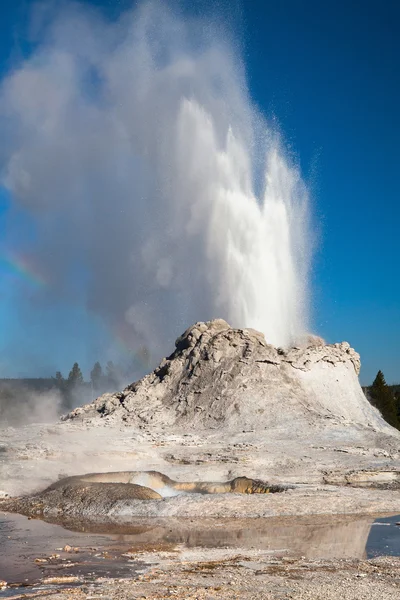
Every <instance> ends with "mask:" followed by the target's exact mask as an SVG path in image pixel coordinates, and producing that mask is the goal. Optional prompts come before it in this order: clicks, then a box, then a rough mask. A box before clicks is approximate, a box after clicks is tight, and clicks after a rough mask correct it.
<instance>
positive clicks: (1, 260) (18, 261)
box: [0, 253, 47, 288]
mask: <svg viewBox="0 0 400 600" xmlns="http://www.w3.org/2000/svg"><path fill="white" fill-rule="evenodd" d="M0 272H2V273H5V274H9V275H11V276H16V277H19V278H20V279H22V280H23V281H25V282H26V283H29V284H30V285H33V286H35V287H38V288H43V287H46V285H47V282H46V280H45V279H44V277H43V276H42V275H41V273H39V271H38V269H37V267H35V265H34V264H33V262H32V259H30V258H29V257H27V256H21V255H19V256H17V255H16V254H10V253H9V254H3V255H1V256H0Z"/></svg>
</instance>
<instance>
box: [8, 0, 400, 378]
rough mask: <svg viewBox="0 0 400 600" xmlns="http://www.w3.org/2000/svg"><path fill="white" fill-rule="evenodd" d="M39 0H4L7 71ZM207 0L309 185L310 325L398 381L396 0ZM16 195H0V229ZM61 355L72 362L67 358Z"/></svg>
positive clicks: (399, 11)
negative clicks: (223, 20)
mask: <svg viewBox="0 0 400 600" xmlns="http://www.w3.org/2000/svg"><path fill="white" fill-rule="evenodd" d="M85 3H86V4H93V5H96V6H101V7H102V9H103V10H104V11H106V12H107V14H109V15H110V16H111V17H115V16H117V15H118V13H119V11H121V10H123V9H126V8H127V7H128V6H130V4H131V2H130V0H120V1H118V0H103V1H101V0H85ZM32 4H33V2H32V1H29V0H2V1H1V2H0V74H2V73H4V72H5V71H6V70H7V69H8V68H9V67H10V66H12V65H13V64H14V62H15V61H18V60H19V59H20V58H21V57H22V56H27V55H28V54H29V44H28V43H27V42H26V39H27V28H28V24H29V12H30V8H31V6H32ZM181 4H182V5H183V6H184V9H185V10H187V11H188V12H192V11H198V12H201V11H203V10H207V7H208V6H209V5H210V2H206V1H204V2H203V1H201V0H198V1H194V2H193V1H192V2H190V1H187V2H185V1H184V0H182V2H181ZM211 4H213V5H214V7H215V4H218V6H219V7H220V8H221V11H222V12H223V13H224V12H225V15H228V17H229V18H230V19H231V20H232V21H233V24H234V26H235V27H236V29H237V32H238V35H239V38H240V40H241V44H242V46H243V54H244V60H245V64H246V69H247V74H248V80H249V86H250V93H251V96H252V98H253V100H254V101H255V102H256V104H257V105H258V106H259V107H260V109H261V110H262V112H264V113H265V114H266V115H267V117H271V116H272V115H273V116H274V117H275V118H276V119H277V121H278V122H279V124H280V128H281V130H282V131H283V133H284V136H285V139H286V142H287V144H288V145H289V147H290V149H291V151H292V152H293V153H294V154H295V155H296V156H297V157H298V160H299V161H300V163H301V167H302V171H303V174H304V177H305V178H306V180H308V181H309V184H310V186H311V189H312V194H313V213H314V227H315V229H316V231H317V233H318V245H317V249H316V257H315V261H314V267H313V322H314V329H315V330H316V331H317V332H318V333H319V334H320V335H322V336H323V337H324V338H325V339H326V340H327V341H329V342H335V341H341V340H347V341H349V342H350V344H351V345H352V346H353V347H355V348H356V350H357V351H358V352H360V354H361V359H362V363H363V368H362V374H361V381H362V383H365V384H366V383H368V382H370V381H371V380H372V379H373V377H374V376H375V374H376V372H377V370H378V369H381V370H383V372H384V374H385V376H386V379H387V381H388V382H399V381H400V268H399V258H400V252H399V245H400V243H399V233H398V232H399V226H400V183H399V182H400V177H399V163H400V151H399V134H400V120H399V96H400V69H399V59H400V36H399V34H398V32H399V26H400V2H397V1H396V0H393V1H391V0H353V1H352V2H348V1H344V0H335V1H329V0H326V1H323V2H321V0H315V1H314V0H280V1H279V2H277V1H275V0H274V1H269V0H243V2H242V3H240V2H239V1H232V2H225V1H224V0H220V1H219V2H218V3H215V2H214V3H211ZM226 6H228V7H230V8H229V9H228V10H227V9H226ZM0 160H1V156H0ZM9 202H10V199H7V198H5V197H4V195H3V196H0V232H1V233H2V228H3V229H4V223H5V221H4V216H5V214H6V212H7V205H8V203H9ZM0 243H1V240H0ZM2 275H3V277H2ZM0 278H2V279H0V326H1V331H2V335H3V338H4V337H6V336H7V327H8V326H7V323H8V322H9V315H8V314H7V313H6V307H7V306H9V304H8V303H7V302H6V300H5V298H6V296H7V290H6V283H7V279H6V278H5V277H4V273H2V272H1V271H0ZM1 282H2V283H1ZM48 318H51V317H48ZM76 333H77V332H76ZM65 336H66V338H65V339H66V340H67V341H66V350H65V353H64V354H60V356H59V357H58V360H59V361H61V362H62V361H65V362H66V361H67V360H70V357H72V355H73V354H74V353H73V351H72V350H73V349H72V344H73V339H74V338H75V339H76V335H75V334H73V333H71V332H67V331H66V332H65ZM68 336H69V337H68ZM70 345H71V348H69V346H70ZM32 352H34V349H32ZM75 355H76V352H75ZM78 358H79V357H78ZM80 360H81V361H82V362H84V360H85V357H84V356H82V357H81V359H80ZM1 364H2V363H1V360H0V367H1ZM55 366H57V367H58V368H64V370H66V369H67V368H69V366H70V365H69V364H68V365H67V364H65V365H63V364H60V365H55ZM52 367H53V365H51V368H52ZM5 375H7V373H4V372H1V373H0V376H5Z"/></svg>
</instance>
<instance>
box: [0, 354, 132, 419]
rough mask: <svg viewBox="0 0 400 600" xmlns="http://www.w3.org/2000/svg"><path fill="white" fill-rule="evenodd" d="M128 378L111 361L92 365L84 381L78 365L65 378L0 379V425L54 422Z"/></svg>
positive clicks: (58, 372) (118, 385) (110, 390)
mask: <svg viewBox="0 0 400 600" xmlns="http://www.w3.org/2000/svg"><path fill="white" fill-rule="evenodd" d="M127 381H128V376H127V374H126V373H124V372H123V371H122V370H121V369H119V368H118V367H117V366H116V365H114V363H113V362H112V361H109V362H108V363H107V365H106V367H105V369H104V370H103V368H102V366H101V365H100V363H99V362H96V363H95V365H94V366H93V369H92V370H91V372H90V380H89V381H85V380H84V378H83V375H82V371H81V369H80V367H79V365H78V363H74V365H73V366H72V369H71V371H70V372H69V375H68V377H64V376H63V375H62V373H61V372H60V371H57V373H55V375H54V377H47V378H43V377H42V378H25V379H11V378H3V379H0V424H1V425H3V426H4V425H6V426H7V425H9V426H15V425H21V424H24V423H26V424H28V423H32V422H35V421H37V420H41V419H49V418H50V420H54V419H56V418H57V417H58V416H60V415H61V414H64V413H66V412H68V411H70V410H72V409H73V408H75V407H76V406H80V405H82V404H86V403H88V402H91V401H92V400H94V399H95V398H97V397H98V396H100V395H101V394H104V393H105V392H114V391H116V390H118V389H121V388H122V387H124V385H125V383H126V382H127Z"/></svg>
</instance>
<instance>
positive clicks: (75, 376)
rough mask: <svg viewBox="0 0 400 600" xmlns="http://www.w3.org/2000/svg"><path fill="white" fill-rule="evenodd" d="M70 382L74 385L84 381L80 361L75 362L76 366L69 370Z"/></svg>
mask: <svg viewBox="0 0 400 600" xmlns="http://www.w3.org/2000/svg"><path fill="white" fill-rule="evenodd" d="M68 383H69V385H72V386H76V385H81V384H82V383H83V375H82V371H81V370H80V368H79V365H78V363H74V366H73V367H72V369H71V371H70V372H69V375H68Z"/></svg>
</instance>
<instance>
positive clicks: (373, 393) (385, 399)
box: [369, 371, 400, 429]
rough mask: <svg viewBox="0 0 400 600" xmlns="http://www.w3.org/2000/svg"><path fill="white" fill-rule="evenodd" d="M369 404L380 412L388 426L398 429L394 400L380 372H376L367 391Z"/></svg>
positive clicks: (399, 424)
mask: <svg viewBox="0 0 400 600" xmlns="http://www.w3.org/2000/svg"><path fill="white" fill-rule="evenodd" d="M369 396H370V402H371V404H373V406H376V408H377V409H378V410H379V411H380V413H381V414H382V417H383V418H384V419H385V421H386V422H387V423H389V425H392V426H393V427H396V428H397V429H400V422H399V419H398V416H397V407H396V398H395V396H394V394H393V392H392V390H391V389H390V388H389V386H388V384H387V383H386V381H385V377H384V375H383V373H382V371H378V373H377V375H376V377H375V380H374V383H373V384H372V386H371V387H370V389H369Z"/></svg>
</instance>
